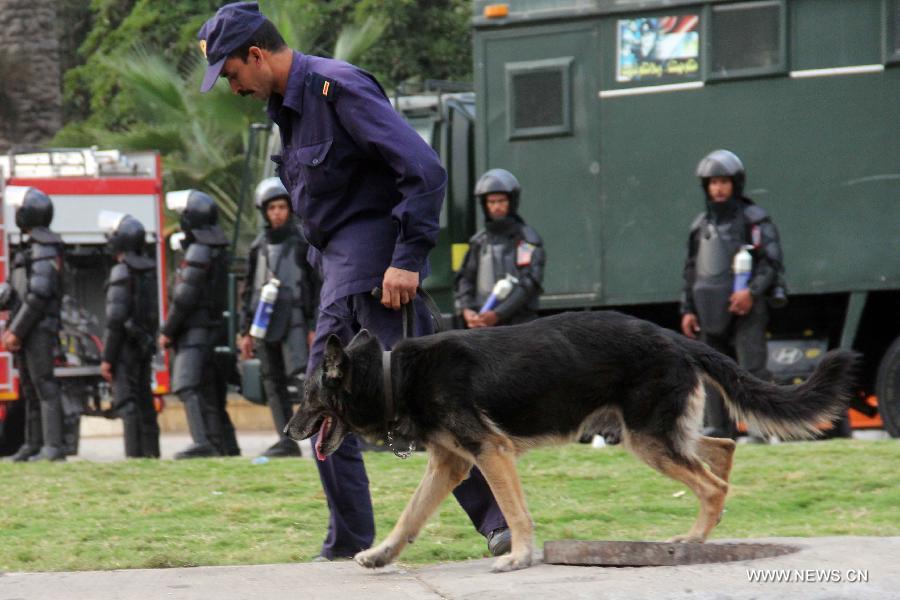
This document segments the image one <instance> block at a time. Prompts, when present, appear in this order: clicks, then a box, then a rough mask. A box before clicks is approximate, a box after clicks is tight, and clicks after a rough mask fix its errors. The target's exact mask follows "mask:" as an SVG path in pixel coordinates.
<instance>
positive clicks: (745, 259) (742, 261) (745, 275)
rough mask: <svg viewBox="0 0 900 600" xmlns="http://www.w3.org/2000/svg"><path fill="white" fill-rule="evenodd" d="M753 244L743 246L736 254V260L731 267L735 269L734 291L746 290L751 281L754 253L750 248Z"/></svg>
mask: <svg viewBox="0 0 900 600" xmlns="http://www.w3.org/2000/svg"><path fill="white" fill-rule="evenodd" d="M752 248H753V246H741V249H740V250H738V251H737V253H736V254H735V255H734V261H733V262H732V264H731V268H732V270H733V271H734V289H732V291H733V292H740V291H741V290H746V289H747V285H748V284H749V283H750V273H752V272H753V255H751V254H750V250H751V249H752Z"/></svg>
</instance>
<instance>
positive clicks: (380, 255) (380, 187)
mask: <svg viewBox="0 0 900 600" xmlns="http://www.w3.org/2000/svg"><path fill="white" fill-rule="evenodd" d="M268 112H269V115H270V116H271V117H272V119H273V120H274V121H275V122H276V123H277V124H278V126H279V128H280V130H281V139H282V146H283V152H282V154H281V155H280V156H274V157H272V158H273V160H274V161H275V162H276V163H277V164H278V174H279V176H280V177H281V179H282V181H283V182H284V184H285V187H286V188H287V189H288V190H289V191H290V193H291V201H292V203H293V207H294V212H295V213H296V214H298V215H299V216H300V217H301V219H302V220H303V226H304V233H305V235H306V238H307V240H308V241H309V242H310V244H311V245H312V247H313V248H314V250H312V251H311V254H312V255H313V256H312V259H313V260H311V262H313V264H316V263H318V266H319V268H320V273H321V275H322V276H323V284H322V292H321V300H320V313H319V319H318V322H317V326H316V340H315V342H314V343H313V347H312V350H311V352H310V359H309V365H308V368H307V372H312V369H313V368H314V367H315V366H316V365H317V364H318V363H319V362H320V361H321V358H322V350H323V347H324V343H325V340H326V339H327V337H328V335H329V334H332V333H334V334H336V335H338V336H339V337H340V338H341V341H343V342H344V343H347V342H349V341H350V339H351V337H352V336H353V334H354V333H355V332H357V331H359V330H360V329H361V328H366V329H368V330H369V331H371V332H372V333H374V334H375V335H376V336H377V337H378V339H379V340H380V341H381V342H382V344H383V345H385V346H386V347H387V348H390V347H391V346H392V345H393V344H394V343H396V342H397V341H398V340H399V339H400V337H401V336H402V323H401V313H400V312H399V311H392V310H389V309H387V308H385V307H383V306H382V305H381V304H380V303H379V302H377V301H376V300H374V299H373V298H371V296H370V295H369V293H370V292H371V290H372V288H374V287H376V286H380V285H381V282H382V280H383V278H384V272H385V271H386V270H387V268H388V267H396V268H399V269H404V270H407V271H413V272H416V273H419V278H420V281H421V280H423V279H424V278H425V277H426V276H427V275H428V262H427V256H428V252H429V251H430V250H431V248H433V247H434V244H435V240H436V239H437V235H438V231H439V224H438V216H439V214H440V208H441V203H442V202H443V198H444V189H445V186H446V179H447V176H446V173H445V171H444V169H443V168H442V167H441V165H440V162H439V160H438V157H437V155H436V154H435V153H434V151H433V150H432V149H431V148H430V147H429V146H428V145H427V144H426V143H425V142H424V140H422V138H421V137H420V136H419V135H418V134H417V133H416V132H415V131H414V130H413V129H412V128H411V127H410V126H409V125H408V124H407V123H406V122H405V121H404V120H403V119H402V117H401V116H400V115H399V114H397V112H396V111H395V110H394V109H393V108H392V107H391V105H390V103H389V102H388V99H387V96H386V95H385V93H384V90H382V88H381V86H380V85H379V84H378V82H377V81H376V80H375V78H374V77H372V76H371V75H369V74H368V73H366V72H365V71H362V70H360V69H358V68H357V67H354V66H353V65H350V64H347V63H344V62H340V61H336V60H331V59H325V58H319V57H315V56H307V55H304V54H301V53H299V52H294V53H293V62H292V64H291V70H290V75H289V77H288V82H287V87H286V90H285V95H284V96H283V97H282V96H280V95H278V94H273V95H272V97H271V98H270V99H269V105H268ZM416 313H417V315H418V316H419V319H418V324H417V334H419V335H422V334H427V333H430V332H431V329H430V323H429V322H428V319H427V313H426V312H425V309H424V307H422V306H421V305H420V302H419V301H416ZM317 465H318V467H319V475H320V477H321V479H322V485H323V487H324V488H325V494H326V497H327V499H328V506H329V508H330V510H331V520H330V523H329V531H328V536H327V538H326V539H325V542H324V544H323V547H322V555H323V556H326V557H328V558H332V557H334V556H349V555H352V554H353V553H355V552H357V551H358V550H361V549H364V548H367V547H369V546H370V545H371V544H372V542H373V540H374V537H375V525H374V518H373V515H372V503H371V499H370V497H369V490H368V478H367V476H366V472H365V467H364V465H363V461H362V455H361V454H360V452H359V447H358V443H357V441H356V439H355V438H354V437H353V436H348V437H347V439H346V440H345V441H344V443H343V445H342V446H341V448H339V449H338V451H337V452H335V453H334V454H333V455H331V456H330V457H329V458H328V460H327V461H324V462H318V463H317ZM455 493H456V495H457V498H458V499H459V501H460V503H461V504H462V506H463V508H464V509H465V510H466V512H467V513H468V514H469V516H470V518H471V519H472V521H473V523H474V524H475V526H476V527H477V528H478V530H479V531H480V532H481V533H483V534H485V535H486V534H488V533H490V532H491V531H492V530H494V529H496V528H498V527H503V526H505V523H504V521H503V517H502V514H501V513H500V510H499V508H498V507H497V504H496V502H495V501H494V499H493V497H492V496H491V493H490V490H489V488H488V487H487V484H486V483H485V481H484V479H483V477H481V475H480V473H477V471H476V470H474V469H473V475H472V476H471V477H470V478H469V479H467V480H466V481H465V482H463V484H461V485H460V486H459V488H458V489H457V490H456V492H455Z"/></svg>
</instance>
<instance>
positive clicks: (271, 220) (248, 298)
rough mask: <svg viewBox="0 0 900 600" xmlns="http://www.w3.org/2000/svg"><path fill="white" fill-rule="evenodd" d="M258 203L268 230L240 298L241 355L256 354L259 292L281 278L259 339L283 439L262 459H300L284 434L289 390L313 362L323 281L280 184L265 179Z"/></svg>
mask: <svg viewBox="0 0 900 600" xmlns="http://www.w3.org/2000/svg"><path fill="white" fill-rule="evenodd" d="M255 202H256V208H257V209H259V212H260V214H261V215H262V218H263V222H264V223H265V229H264V231H263V232H262V233H260V235H259V236H258V237H257V238H256V239H255V240H254V241H253V244H252V245H251V247H250V255H249V258H248V261H247V264H248V272H247V284H246V285H245V286H244V291H243V294H242V297H241V304H242V316H241V340H240V347H241V356H242V357H243V358H245V359H246V358H249V357H250V355H251V354H252V351H253V338H252V337H251V336H250V331H251V330H250V326H251V323H252V322H253V316H254V313H255V311H256V309H257V306H258V305H259V301H260V290H261V289H262V287H263V286H264V285H265V284H266V283H268V282H269V281H270V280H272V279H276V280H278V282H279V285H278V298H277V300H276V301H275V306H274V308H273V310H272V313H271V317H270V321H269V324H268V327H267V329H266V331H265V333H264V336H263V337H262V338H258V339H256V353H257V355H258V356H259V359H260V371H261V374H262V383H263V388H264V389H265V393H266V401H267V403H268V405H269V409H270V410H271V411H272V420H273V421H274V423H275V431H276V432H277V433H278V435H279V440H278V442H276V443H275V444H274V445H273V446H272V447H270V448H269V449H267V450H266V451H265V452H264V453H263V455H264V456H271V457H280V456H300V448H299V447H298V446H297V442H295V441H294V440H292V439H291V438H289V437H287V435H285V434H284V428H285V426H286V425H287V423H288V421H289V420H290V419H291V414H292V413H293V407H292V403H291V398H290V396H289V395H288V385H289V383H291V382H292V383H293V384H294V385H296V386H298V387H299V386H301V385H302V378H303V373H304V371H305V370H306V362H307V360H308V359H309V337H310V336H309V332H310V325H311V324H312V323H313V322H314V320H315V310H316V307H317V304H318V302H317V296H318V285H317V281H318V278H317V276H316V274H315V272H314V270H313V268H312V267H311V266H310V264H309V262H307V260H306V253H307V250H308V249H309V244H307V242H306V240H305V239H304V238H303V234H302V233H301V230H300V224H299V222H298V220H297V219H296V217H295V216H294V214H293V209H292V208H291V202H290V195H289V194H288V191H287V190H286V189H285V187H284V184H283V183H282V182H281V180H280V179H279V178H277V177H270V178H268V179H264V180H262V181H261V182H260V183H259V185H258V186H257V187H256V194H255Z"/></svg>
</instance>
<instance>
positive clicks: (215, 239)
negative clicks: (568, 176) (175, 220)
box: [191, 225, 228, 246]
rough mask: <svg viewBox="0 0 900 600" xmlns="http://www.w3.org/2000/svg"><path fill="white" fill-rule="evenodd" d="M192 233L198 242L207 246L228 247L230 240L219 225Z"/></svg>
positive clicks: (195, 230) (202, 228)
mask: <svg viewBox="0 0 900 600" xmlns="http://www.w3.org/2000/svg"><path fill="white" fill-rule="evenodd" d="M191 233H192V234H193V236H194V239H195V240H197V241H198V242H200V243H201V244H206V245H207V246H227V245H228V238H227V237H225V232H224V231H222V228H221V227H219V226H218V225H213V226H211V227H201V228H199V229H194V230H193V231H191Z"/></svg>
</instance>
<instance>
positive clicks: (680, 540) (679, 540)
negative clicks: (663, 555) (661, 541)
mask: <svg viewBox="0 0 900 600" xmlns="http://www.w3.org/2000/svg"><path fill="white" fill-rule="evenodd" d="M666 541H667V542H669V543H670V544H702V543H703V542H704V541H706V540H704V539H703V538H702V537H700V536H699V535H676V536H675V537H670V538H669V539H667V540H666Z"/></svg>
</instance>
